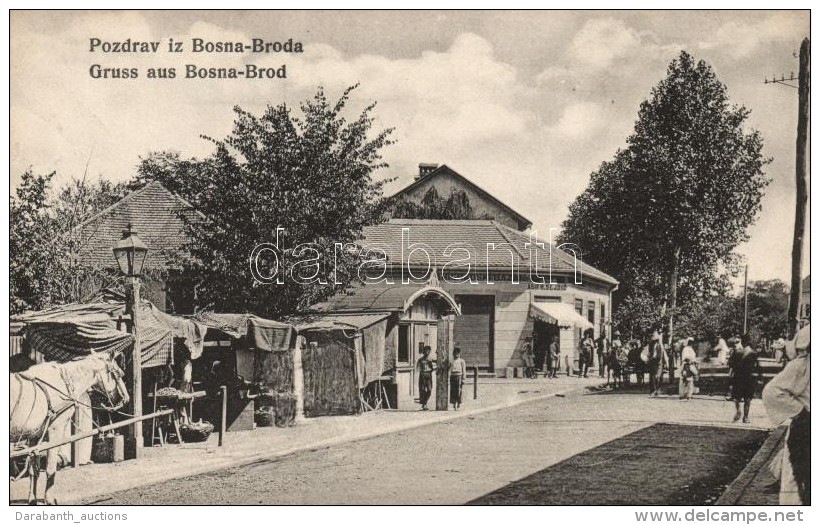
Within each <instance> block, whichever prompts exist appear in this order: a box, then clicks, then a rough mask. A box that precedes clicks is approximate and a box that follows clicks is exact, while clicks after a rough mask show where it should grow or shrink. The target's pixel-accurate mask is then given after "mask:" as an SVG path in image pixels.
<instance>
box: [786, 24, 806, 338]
mask: <svg viewBox="0 0 820 525" xmlns="http://www.w3.org/2000/svg"><path fill="white" fill-rule="evenodd" d="M810 53H811V49H810V45H809V39H808V38H804V39H803V43H802V44H801V45H800V75H799V78H798V101H797V157H796V170H795V175H796V179H797V180H796V182H797V188H796V190H797V202H796V206H795V213H794V241H793V243H792V289H791V297H790V298H789V337H790V338H791V337H792V336H794V334H795V332H797V327H798V325H799V324H800V319H799V315H800V312H799V311H800V298H801V292H802V286H801V285H802V273H803V236H804V234H805V228H806V201H807V199H808V194H807V191H806V186H807V174H808V171H807V166H806V147H807V145H808V126H809V89H810V87H809V62H810V60H809V55H810Z"/></svg>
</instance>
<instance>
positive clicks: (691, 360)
mask: <svg viewBox="0 0 820 525" xmlns="http://www.w3.org/2000/svg"><path fill="white" fill-rule="evenodd" d="M685 341H686V342H685V343H684V345H685V346H684V347H683V350H681V353H680V368H678V375H679V376H680V379H679V380H678V395H679V397H680V398H681V399H692V394H694V391H695V381H696V380H697V378H698V374H699V373H698V357H697V354H696V353H695V349H694V348H693V347H692V345H693V344H694V343H695V340H694V338H692V337H688V338H686V340H685Z"/></svg>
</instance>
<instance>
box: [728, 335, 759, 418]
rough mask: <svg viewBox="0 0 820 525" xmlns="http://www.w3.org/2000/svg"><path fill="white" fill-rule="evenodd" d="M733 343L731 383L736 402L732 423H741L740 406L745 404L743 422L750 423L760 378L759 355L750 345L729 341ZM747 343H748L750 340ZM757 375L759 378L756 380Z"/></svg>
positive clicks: (730, 371) (736, 340) (738, 341)
mask: <svg viewBox="0 0 820 525" xmlns="http://www.w3.org/2000/svg"><path fill="white" fill-rule="evenodd" d="M744 337H747V336H744ZM733 342H734V346H735V350H734V352H732V355H731V356H730V357H729V383H730V387H731V389H732V394H731V395H732V400H733V401H734V402H735V417H734V419H732V421H740V418H741V413H740V405H741V403H743V422H744V423H749V409H750V408H751V405H752V398H753V397H754V395H755V389H756V388H757V380H758V379H759V378H760V377H759V376H760V368H759V366H758V362H757V354H756V353H755V352H754V350H752V348H751V347H750V346H749V345H748V344H747V345H746V346H742V345H741V342H740V340H738V339H735V338H733V340H730V341H729V343H730V344H732V343H733ZM746 342H747V343H748V340H747V341H746ZM755 374H757V375H758V378H755Z"/></svg>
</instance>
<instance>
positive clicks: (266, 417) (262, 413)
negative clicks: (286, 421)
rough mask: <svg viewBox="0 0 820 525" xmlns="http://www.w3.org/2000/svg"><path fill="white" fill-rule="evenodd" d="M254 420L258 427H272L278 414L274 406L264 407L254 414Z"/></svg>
mask: <svg viewBox="0 0 820 525" xmlns="http://www.w3.org/2000/svg"><path fill="white" fill-rule="evenodd" d="M253 419H254V421H255V422H256V426H257V427H270V426H273V423H274V421H275V420H276V412H275V410H274V408H273V407H272V406H266V407H262V408H260V409H259V410H257V411H256V412H254V413H253Z"/></svg>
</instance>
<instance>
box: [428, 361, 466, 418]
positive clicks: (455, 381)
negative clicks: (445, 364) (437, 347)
mask: <svg viewBox="0 0 820 525" xmlns="http://www.w3.org/2000/svg"><path fill="white" fill-rule="evenodd" d="M431 352H432V348H431V347H429V346H423V347H422V348H421V357H419V359H418V361H416V372H417V373H418V377H419V404H420V405H421V410H429V409H428V408H427V403H429V402H430V396H431V395H432V394H433V371H434V370H435V367H434V363H433V360H432V359H430V353H431ZM449 375H450V403H451V404H452V405H453V409H454V410H458V409H460V408H461V401H462V392H463V389H464V378H466V377H467V363H466V362H465V361H464V359H462V358H461V348H458V347H455V348H454V349H453V360H452V361H451V362H450V374H449Z"/></svg>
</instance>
